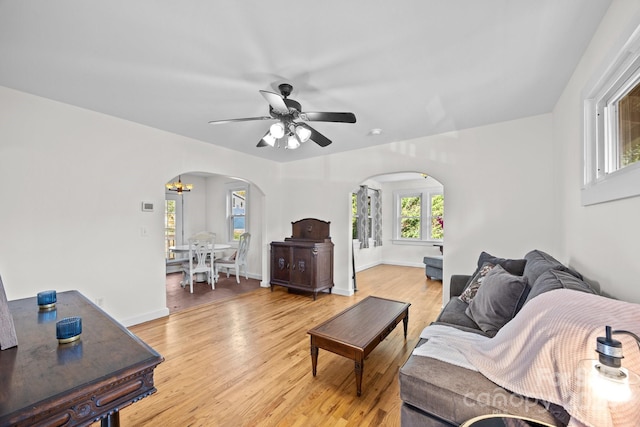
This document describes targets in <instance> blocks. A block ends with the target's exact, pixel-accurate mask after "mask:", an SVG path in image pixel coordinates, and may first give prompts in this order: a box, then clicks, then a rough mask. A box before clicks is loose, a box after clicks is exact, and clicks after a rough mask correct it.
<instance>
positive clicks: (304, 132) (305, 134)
mask: <svg viewBox="0 0 640 427" xmlns="http://www.w3.org/2000/svg"><path fill="white" fill-rule="evenodd" d="M296 135H297V136H298V139H299V140H300V142H307V141H308V140H309V138H311V131H310V130H309V129H308V128H306V127H304V126H296Z"/></svg>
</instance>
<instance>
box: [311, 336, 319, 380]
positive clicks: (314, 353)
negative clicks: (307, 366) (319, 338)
mask: <svg viewBox="0 0 640 427" xmlns="http://www.w3.org/2000/svg"><path fill="white" fill-rule="evenodd" d="M317 367H318V346H316V345H314V342H313V337H311V372H313V376H314V377H315V376H316V369H317Z"/></svg>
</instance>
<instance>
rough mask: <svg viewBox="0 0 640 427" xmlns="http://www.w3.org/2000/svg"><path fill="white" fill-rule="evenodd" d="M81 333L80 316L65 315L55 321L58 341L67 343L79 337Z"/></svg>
mask: <svg viewBox="0 0 640 427" xmlns="http://www.w3.org/2000/svg"><path fill="white" fill-rule="evenodd" d="M81 333H82V319H81V318H80V317H65V318H64V319H62V320H60V321H59V322H57V323H56V338H58V343H60V344H67V343H70V342H74V341H76V340H78V339H80V334H81Z"/></svg>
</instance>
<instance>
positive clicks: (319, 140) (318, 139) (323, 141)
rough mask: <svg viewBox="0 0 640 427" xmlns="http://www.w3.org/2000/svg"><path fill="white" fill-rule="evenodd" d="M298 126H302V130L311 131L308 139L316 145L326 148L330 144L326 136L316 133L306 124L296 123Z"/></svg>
mask: <svg viewBox="0 0 640 427" xmlns="http://www.w3.org/2000/svg"><path fill="white" fill-rule="evenodd" d="M298 126H302V127H304V128H307V129H309V130H310V131H311V136H310V137H309V139H310V140H312V141H313V142H315V143H316V144H318V145H319V146H321V147H326V146H327V145H329V144H331V140H330V139H329V138H327V137H326V136H324V135H323V134H321V133H320V132H318V131H317V130H315V129H314V128H312V127H311V126H309V125H308V124H306V123H298Z"/></svg>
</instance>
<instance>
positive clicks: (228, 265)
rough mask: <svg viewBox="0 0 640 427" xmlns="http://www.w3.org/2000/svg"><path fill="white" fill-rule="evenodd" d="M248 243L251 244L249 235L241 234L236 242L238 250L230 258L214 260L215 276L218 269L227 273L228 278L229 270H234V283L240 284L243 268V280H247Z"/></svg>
mask: <svg viewBox="0 0 640 427" xmlns="http://www.w3.org/2000/svg"><path fill="white" fill-rule="evenodd" d="M249 243H251V234H250V233H243V234H241V235H240V240H239V242H238V250H237V251H235V252H234V253H233V254H232V255H231V256H228V257H224V258H220V259H216V260H215V274H216V276H217V275H218V274H219V270H220V269H224V270H226V272H227V277H229V270H231V269H234V270H235V273H236V282H237V283H238V284H240V270H241V269H243V268H244V278H245V279H249V276H248V275H247V252H248V251H249Z"/></svg>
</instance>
